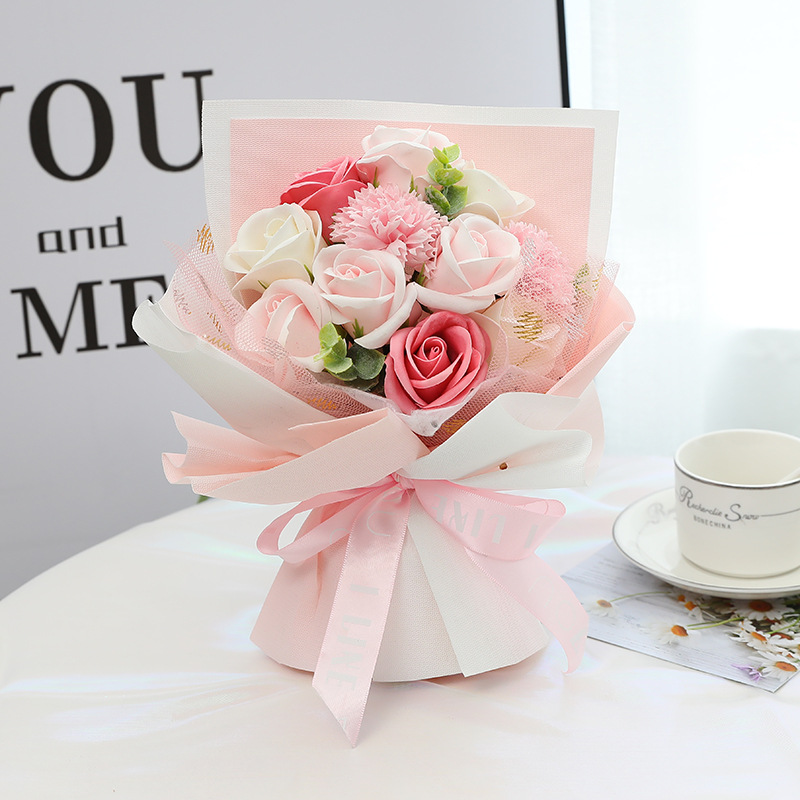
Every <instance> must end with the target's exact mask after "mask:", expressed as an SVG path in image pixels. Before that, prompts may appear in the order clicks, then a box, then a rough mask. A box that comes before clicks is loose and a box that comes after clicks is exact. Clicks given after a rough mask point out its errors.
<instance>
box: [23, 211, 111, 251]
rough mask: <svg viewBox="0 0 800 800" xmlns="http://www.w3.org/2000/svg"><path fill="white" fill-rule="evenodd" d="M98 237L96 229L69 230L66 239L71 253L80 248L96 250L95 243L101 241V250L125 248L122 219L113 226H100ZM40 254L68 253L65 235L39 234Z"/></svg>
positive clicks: (57, 231) (58, 232) (49, 232)
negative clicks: (95, 232) (95, 233)
mask: <svg viewBox="0 0 800 800" xmlns="http://www.w3.org/2000/svg"><path fill="white" fill-rule="evenodd" d="M97 233H98V236H97V237H96V238H95V235H94V228H92V227H82V228H68V229H67V231H66V239H67V240H68V241H69V249H70V251H75V250H77V249H78V247H79V243H80V246H81V247H82V248H88V249H89V250H94V247H95V242H96V241H99V243H100V247H101V248H106V247H125V234H124V232H123V230H122V217H117V221H116V222H115V223H112V224H111V225H99V226H98V228H97ZM37 239H38V240H39V252H40V253H66V252H68V251H67V250H66V249H65V247H64V241H65V234H64V231H61V230H52V231H41V232H39V233H38V234H37Z"/></svg>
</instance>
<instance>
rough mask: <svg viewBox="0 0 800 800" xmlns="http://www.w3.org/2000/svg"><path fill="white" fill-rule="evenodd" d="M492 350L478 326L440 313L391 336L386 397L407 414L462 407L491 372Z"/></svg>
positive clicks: (451, 315)
mask: <svg viewBox="0 0 800 800" xmlns="http://www.w3.org/2000/svg"><path fill="white" fill-rule="evenodd" d="M490 352H491V345H490V343H489V336H488V334H487V333H486V332H485V331H484V330H483V329H482V328H481V327H480V326H479V325H478V323H477V322H475V321H474V320H471V319H470V318H469V317H464V316H462V315H461V314H454V313H453V312H451V311H438V312H437V313H435V314H431V316H429V317H427V318H426V319H424V320H423V321H422V322H421V323H419V324H418V325H417V326H416V327H414V328H403V329H402V330H399V331H397V333H395V334H394V336H392V339H391V341H390V342H389V355H388V356H387V358H386V379H385V382H384V391H385V393H386V397H388V398H389V399H390V400H393V401H394V402H395V403H396V404H397V406H398V407H399V408H400V410H401V411H402V412H403V413H404V414H410V413H411V412H412V411H415V410H416V409H418V408H444V407H446V406H452V405H457V404H459V403H462V402H464V401H465V400H466V399H467V398H468V396H469V395H470V393H471V392H472V391H473V390H475V389H477V388H478V387H479V386H480V385H481V383H482V382H483V380H484V378H485V377H486V372H487V370H488V369H489V354H490Z"/></svg>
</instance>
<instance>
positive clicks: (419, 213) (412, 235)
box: [331, 183, 445, 276]
mask: <svg viewBox="0 0 800 800" xmlns="http://www.w3.org/2000/svg"><path fill="white" fill-rule="evenodd" d="M444 224H445V220H444V219H443V218H442V217H441V216H440V215H439V214H438V213H437V212H436V211H435V210H434V209H433V207H432V206H430V205H428V203H425V202H423V201H422V200H420V199H419V198H418V197H417V196H416V195H415V194H412V193H411V192H405V191H402V190H401V189H400V187H398V186H396V185H395V184H392V183H389V184H385V185H382V186H367V187H366V188H364V189H361V190H360V191H358V192H356V194H355V195H354V196H353V197H351V198H350V200H348V203H347V206H345V207H344V208H343V209H342V210H341V211H339V213H338V214H336V216H335V217H334V223H333V228H332V232H331V236H332V241H334V242H344V244H346V245H347V246H348V247H357V248H359V249H361V250H385V251H387V252H389V253H391V254H392V255H394V256H397V258H399V259H400V260H401V261H402V262H403V263H404V264H405V269H406V274H407V275H409V276H410V275H411V274H412V273H413V272H414V271H416V270H418V269H420V268H421V267H422V266H423V265H424V264H426V263H427V262H428V261H430V260H431V259H433V257H434V255H435V254H436V244H437V242H438V240H439V233H440V232H441V230H442V226H443V225H444Z"/></svg>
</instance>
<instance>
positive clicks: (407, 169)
mask: <svg viewBox="0 0 800 800" xmlns="http://www.w3.org/2000/svg"><path fill="white" fill-rule="evenodd" d="M452 144H453V143H452V142H451V141H450V140H449V139H448V138H447V137H446V136H444V135H443V134H441V133H436V131H431V130H422V129H421V128H387V127H385V126H383V125H378V127H377V128H375V131H374V132H373V133H371V134H370V135H369V136H366V137H364V139H363V140H362V142H361V146H362V147H363V148H364V155H363V156H361V158H359V159H358V164H357V169H358V174H359V175H360V176H361V178H362V179H363V180H365V181H367V182H368V183H372V182H373V181H374V179H375V177H376V174H377V179H378V183H379V184H383V183H394V184H396V185H397V186H399V187H400V188H401V189H405V190H408V189H409V188H410V186H411V180H412V178H413V180H414V183H415V185H416V186H417V188H418V189H419V188H424V187H425V186H427V185H429V183H430V181H429V180H428V164H430V163H431V161H433V160H434V159H435V156H434V155H433V148H434V147H438V148H439V149H440V150H444V148H445V147H450V146H452ZM460 163H461V159H459V160H457V161H456V162H455V164H454V165H458V164H460Z"/></svg>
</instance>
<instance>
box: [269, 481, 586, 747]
mask: <svg viewBox="0 0 800 800" xmlns="http://www.w3.org/2000/svg"><path fill="white" fill-rule="evenodd" d="M412 493H414V494H416V497H417V499H418V501H419V503H420V505H421V506H422V507H423V508H424V509H425V511H426V512H427V513H428V514H429V515H430V516H431V517H432V518H433V519H434V520H436V522H437V523H438V524H439V526H440V527H441V528H442V529H443V530H445V531H447V533H448V534H450V535H451V536H453V537H455V538H456V539H457V541H458V542H459V543H460V544H461V545H463V547H464V548H465V549H466V551H467V553H468V554H469V556H470V558H472V560H473V561H474V562H475V563H476V564H477V565H478V566H479V567H480V568H481V569H482V570H483V571H484V572H485V573H486V574H487V575H488V576H489V577H490V578H491V579H492V580H494V581H495V582H497V583H498V584H499V585H500V586H502V587H503V588H504V589H506V591H508V592H509V593H510V594H511V596H512V597H514V598H515V599H516V600H517V601H518V602H519V603H520V604H521V605H523V606H524V607H525V608H527V609H528V610H529V611H531V612H532V613H533V614H534V615H535V616H536V617H537V618H538V619H539V620H540V621H541V622H542V624H544V625H545V627H547V628H548V629H549V630H550V631H551V633H552V634H553V635H554V636H555V637H556V639H557V640H558V641H559V643H560V644H561V646H562V647H563V648H564V651H565V653H566V655H567V660H568V669H569V671H572V670H573V669H575V668H576V667H577V666H578V664H579V663H580V659H581V656H582V651H583V641H584V638H585V635H586V629H587V623H586V613H585V611H584V610H583V608H582V607H581V605H580V604H579V603H578V601H577V600H576V599H575V596H574V595H573V594H572V592H571V591H570V589H569V587H567V585H566V584H565V583H564V581H563V580H562V579H561V578H560V577H559V576H558V574H557V573H556V572H555V571H554V570H552V568H551V567H549V566H548V565H547V564H546V563H545V562H544V561H542V560H541V559H540V558H539V557H538V556H536V555H535V552H534V551H535V550H536V548H537V547H538V546H539V544H540V543H541V541H542V540H543V539H544V538H545V536H546V535H547V533H548V531H549V530H550V528H552V526H553V525H554V524H555V523H556V522H557V521H558V519H560V518H561V516H562V515H563V514H564V507H563V505H562V504H561V503H559V502H557V501H553V500H540V499H531V498H526V497H518V496H513V495H505V494H500V493H499V492H494V491H491V490H485V489H471V488H466V487H463V486H459V485H458V484H456V483H453V482H451V481H445V480H411V479H409V478H406V477H404V476H402V475H399V474H397V473H394V474H392V475H390V476H388V477H387V478H385V479H383V480H382V481H379V482H378V483H376V484H373V485H371V486H368V487H365V488H363V489H351V490H344V491H339V492H331V493H328V494H322V495H318V496H317V497H314V498H311V499H309V500H307V501H305V502H302V503H300V504H299V505H297V506H296V507H295V508H294V509H292V510H291V511H289V512H287V513H286V514H282V515H281V516H280V517H278V518H277V519H275V520H274V521H273V522H272V523H271V524H270V525H268V526H267V527H266V528H265V529H264V530H263V531H262V533H261V535H260V536H259V538H258V548H259V550H261V552H263V553H266V554H269V555H278V556H281V557H282V558H283V559H284V560H285V561H288V562H290V563H298V562H301V561H304V560H306V559H308V558H311V557H312V556H314V555H316V554H317V553H320V552H321V551H322V550H324V549H325V548H327V547H330V546H331V545H332V544H334V543H335V542H338V541H339V540H341V539H342V538H343V537H345V536H347V537H349V538H348V542H347V548H346V552H345V558H344V563H343V565H342V571H341V574H340V577H339V582H338V585H337V588H336V594H335V596H334V601H333V606H332V608H331V615H330V619H329V621H328V626H327V629H326V632H325V637H324V639H323V643H322V648H321V651H320V655H319V659H318V661H317V665H316V669H315V671H314V679H313V682H312V685H313V686H314V688H315V689H316V691H317V692H318V693H319V695H320V696H321V697H322V699H323V701H324V702H325V704H326V705H327V706H328V708H329V709H330V710H331V712H332V713H333V715H334V716H335V718H336V719H337V720H338V722H339V724H340V725H341V726H342V729H343V730H344V732H345V734H346V735H347V737H348V739H349V741H350V743H351V744H352V745H355V743H356V741H357V739H358V734H359V731H360V728H361V722H362V720H363V717H364V710H365V708H366V704H367V698H368V695H369V689H370V686H371V683H372V676H373V674H374V671H375V664H376V662H377V659H378V652H379V650H380V645H381V641H382V638H383V631H384V628H385V626H386V620H387V617H388V614H389V605H390V603H391V598H392V590H393V588H394V581H395V576H396V573H397V566H398V564H399V561H400V553H401V552H402V549H403V542H404V539H405V534H406V528H407V525H408V516H409V507H410V498H411V494H412ZM306 511H316V512H317V516H314V517H312V518H311V519H310V520H309V521H308V522H310V524H306V525H304V526H303V528H301V531H300V533H299V535H298V537H297V538H296V539H295V540H294V541H293V542H292V543H291V544H288V545H286V546H284V547H280V545H279V538H280V535H281V533H282V531H283V530H284V529H285V528H286V526H287V525H288V524H289V522H290V521H291V520H292V519H293V518H294V517H296V516H297V515H299V514H302V513H304V512H306ZM312 520H313V521H312Z"/></svg>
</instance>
